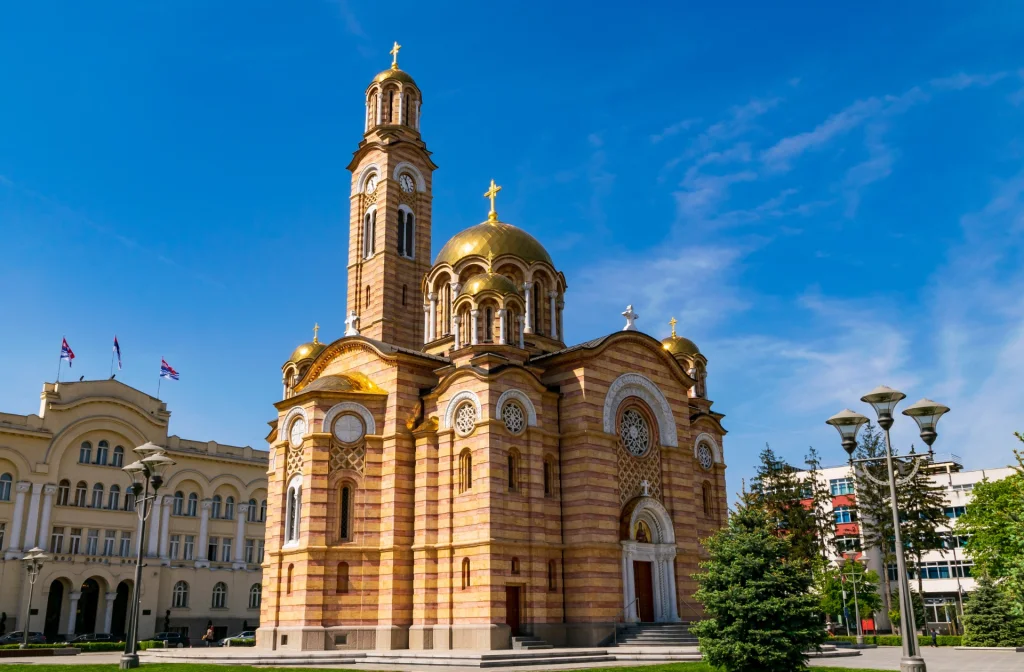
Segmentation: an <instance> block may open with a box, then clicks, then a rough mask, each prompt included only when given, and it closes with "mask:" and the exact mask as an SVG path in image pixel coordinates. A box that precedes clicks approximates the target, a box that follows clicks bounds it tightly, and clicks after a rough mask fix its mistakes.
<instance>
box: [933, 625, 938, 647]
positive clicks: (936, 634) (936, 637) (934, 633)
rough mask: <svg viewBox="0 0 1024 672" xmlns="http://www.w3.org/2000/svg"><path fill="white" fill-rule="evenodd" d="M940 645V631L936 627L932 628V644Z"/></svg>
mask: <svg viewBox="0 0 1024 672" xmlns="http://www.w3.org/2000/svg"><path fill="white" fill-rule="evenodd" d="M938 645H939V631H938V630H937V629H935V628H932V646H938Z"/></svg>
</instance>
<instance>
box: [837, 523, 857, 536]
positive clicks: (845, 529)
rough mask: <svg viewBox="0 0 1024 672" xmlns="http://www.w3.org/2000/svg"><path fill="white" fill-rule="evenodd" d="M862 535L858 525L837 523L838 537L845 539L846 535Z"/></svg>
mask: <svg viewBox="0 0 1024 672" xmlns="http://www.w3.org/2000/svg"><path fill="white" fill-rule="evenodd" d="M859 534H860V527H858V526H857V523H837V524H836V536H837V537H845V536H846V535H852V536H857V535H859Z"/></svg>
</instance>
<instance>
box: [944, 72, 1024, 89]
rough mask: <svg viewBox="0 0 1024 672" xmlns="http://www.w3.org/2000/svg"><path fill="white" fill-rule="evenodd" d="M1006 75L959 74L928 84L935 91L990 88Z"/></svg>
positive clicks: (1003, 73)
mask: <svg viewBox="0 0 1024 672" xmlns="http://www.w3.org/2000/svg"><path fill="white" fill-rule="evenodd" d="M1008 74H1009V73H1006V72H994V73H992V74H980V75H968V74H967V73H964V72H959V73H957V74H955V75H952V76H949V77H938V78H936V79H933V80H931V81H930V82H929V84H930V85H931V87H932V88H933V89H935V90H936V91H962V90H964V89H968V88H971V87H975V86H978V87H986V86H992V85H993V84H995V83H996V82H998V81H999V80H1001V79H1003V78H1004V77H1006V76H1007V75H1008Z"/></svg>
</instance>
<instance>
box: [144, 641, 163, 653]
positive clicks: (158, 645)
mask: <svg viewBox="0 0 1024 672" xmlns="http://www.w3.org/2000/svg"><path fill="white" fill-rule="evenodd" d="M162 648H164V642H163V640H160V639H148V640H146V641H144V642H139V651H147V650H149V649H162Z"/></svg>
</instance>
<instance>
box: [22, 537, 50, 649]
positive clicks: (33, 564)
mask: <svg viewBox="0 0 1024 672" xmlns="http://www.w3.org/2000/svg"><path fill="white" fill-rule="evenodd" d="M49 558H50V556H48V555H46V553H44V552H43V549H41V548H39V547H38V546H36V547H35V548H33V549H31V550H30V551H29V552H28V554H27V555H25V556H23V557H22V558H21V561H22V562H24V563H25V570H26V571H28V602H27V603H26V604H25V625H24V626H22V635H21V644H19V645H18V648H19V649H27V648H28V635H29V627H28V620H29V617H30V616H31V615H32V593H33V592H34V591H35V588H36V579H38V578H39V572H40V570H42V568H43V563H44V562H46V561H47V560H49Z"/></svg>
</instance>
